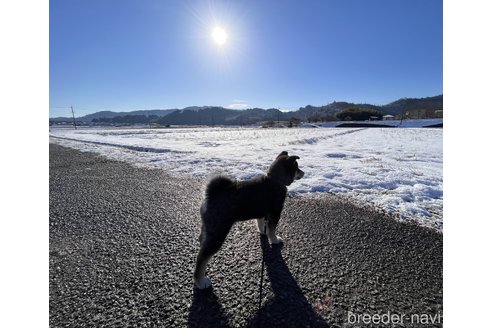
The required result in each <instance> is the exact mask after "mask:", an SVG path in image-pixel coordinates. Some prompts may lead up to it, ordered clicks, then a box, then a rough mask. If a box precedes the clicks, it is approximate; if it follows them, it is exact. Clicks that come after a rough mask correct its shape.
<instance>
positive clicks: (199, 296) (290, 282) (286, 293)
mask: <svg viewBox="0 0 492 328" xmlns="http://www.w3.org/2000/svg"><path fill="white" fill-rule="evenodd" d="M261 247H262V251H263V255H264V257H265V267H266V273H267V276H268V280H269V281H270V286H271V288H272V290H273V294H274V296H273V298H271V299H268V300H267V301H266V302H265V303H263V304H262V306H261V308H260V310H259V311H257V313H256V315H255V316H254V317H253V318H252V319H251V320H250V321H249V323H248V324H247V325H246V326H247V327H306V326H309V327H328V324H327V323H326V321H325V320H324V319H323V318H322V317H321V316H320V315H319V314H317V313H316V312H315V311H314V309H313V307H312V306H311V304H310V303H309V302H308V301H307V299H306V297H305V296H304V294H303V293H302V289H301V288H300V287H299V285H298V284H297V281H296V280H295V279H294V277H293V276H292V273H291V272H290V270H289V268H288V267H287V264H286V263H285V260H284V258H283V257H282V254H281V249H282V247H281V245H273V246H270V245H269V244H268V240H267V238H266V236H261ZM263 287H264V295H265V293H266V292H267V290H266V289H267V288H268V285H266V284H264V286H263ZM263 297H265V296H263ZM188 327H230V324H229V321H228V319H227V316H226V315H225V313H224V311H223V309H222V306H221V305H220V303H219V300H218V298H217V296H216V295H215V293H214V291H213V288H210V289H206V290H198V289H194V291H193V303H192V305H191V308H190V313H189V317H188Z"/></svg>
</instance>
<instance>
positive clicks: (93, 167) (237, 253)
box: [49, 144, 443, 327]
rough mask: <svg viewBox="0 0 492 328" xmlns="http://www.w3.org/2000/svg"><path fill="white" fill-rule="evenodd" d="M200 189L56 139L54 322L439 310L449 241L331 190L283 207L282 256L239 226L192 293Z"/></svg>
mask: <svg viewBox="0 0 492 328" xmlns="http://www.w3.org/2000/svg"><path fill="white" fill-rule="evenodd" d="M204 183H205V181H204V180H201V179H198V178H177V177H171V176H169V175H167V174H166V172H165V171H163V170H149V169H139V168H135V167H132V166H130V165H128V164H125V163H120V162H115V161H110V160H107V159H105V158H102V157H98V156H96V155H94V154H90V153H82V152H79V151H76V150H71V149H67V148H63V147H60V146H57V145H55V144H50V183H49V184H50V196H49V198H50V219H49V223H50V265H49V270H50V292H49V298H50V301H49V303H50V326H52V327H96V326H97V327H136V326H139V327H156V326H157V327H186V326H188V327H245V326H251V327H328V326H329V327H344V326H352V324H353V323H354V321H353V320H354V317H349V316H348V315H349V311H350V312H352V313H356V314H361V315H362V314H364V313H365V314H368V315H375V314H380V315H383V314H388V313H390V314H397V315H400V316H402V315H403V316H404V320H403V321H402V323H403V324H402V325H396V326H408V327H410V326H415V327H418V326H419V325H418V324H415V322H416V317H415V316H414V317H413V319H414V320H413V323H414V324H413V325H412V324H411V321H410V318H411V315H412V314H413V315H419V319H421V320H425V315H427V316H428V317H427V319H428V322H431V321H430V319H429V318H433V317H431V316H434V315H436V314H437V315H439V314H441V313H442V234H440V233H437V232H434V231H431V230H429V229H426V228H422V227H419V226H416V225H411V224H404V223H400V222H397V221H395V220H393V219H390V218H388V217H385V216H384V215H382V214H380V213H377V212H375V211H372V210H369V209H363V208H359V207H357V206H354V205H353V204H350V203H347V202H346V201H342V200H340V199H339V198H337V197H335V196H333V195H329V194H326V195H324V196H322V197H321V196H320V197H306V196H300V197H293V198H288V199H287V201H286V205H285V209H284V212H283V215H282V219H281V220H280V225H279V229H278V230H279V235H280V236H282V238H283V239H284V241H285V245H284V246H283V247H273V248H272V247H270V246H268V245H267V243H266V242H265V240H263V239H261V238H260V237H259V234H258V233H257V232H256V228H255V227H254V224H253V221H251V222H246V223H242V224H237V225H236V226H235V227H234V228H233V230H232V231H231V233H230V234H229V236H228V238H227V240H226V242H225V244H224V246H223V248H222V249H221V251H220V252H219V253H218V254H217V256H215V257H214V258H213V259H212V261H211V262H210V264H209V266H208V275H209V276H210V277H211V279H212V282H213V286H214V287H213V289H211V290H207V291H198V290H194V289H193V286H192V282H191V277H192V272H193V266H194V261H195V256H196V254H197V251H198V240H197V239H198V234H199V225H200V224H199V222H200V218H199V206H200V202H201V196H202V190H203V187H204ZM262 250H263V251H264V253H265V261H266V270H265V282H264V292H263V300H262V307H261V309H260V310H258V298H259V278H260V268H261V254H262ZM349 318H351V319H350V320H352V321H350V320H349ZM373 318H374V317H373ZM405 320H406V321H405ZM442 321H443V319H442V317H441V318H440V322H441V324H422V325H421V326H422V327H433V326H436V327H439V326H442ZM400 323H401V322H400ZM355 326H358V327H370V326H375V325H373V324H369V325H367V324H365V323H364V322H363V321H359V322H358V323H357V324H355ZM381 326H383V327H391V326H393V325H391V324H388V325H381Z"/></svg>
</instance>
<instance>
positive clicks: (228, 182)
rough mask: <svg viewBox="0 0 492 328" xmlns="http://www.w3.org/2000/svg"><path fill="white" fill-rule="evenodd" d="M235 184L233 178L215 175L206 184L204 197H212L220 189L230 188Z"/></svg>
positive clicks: (220, 190)
mask: <svg viewBox="0 0 492 328" xmlns="http://www.w3.org/2000/svg"><path fill="white" fill-rule="evenodd" d="M235 186H236V181H235V180H233V179H231V178H229V177H226V176H223V175H219V176H216V177H214V178H212V180H210V182H209V183H208V184H207V188H206V189H205V197H208V198H209V197H213V196H214V195H217V194H218V193H220V192H222V191H225V190H229V189H232V188H234V187H235Z"/></svg>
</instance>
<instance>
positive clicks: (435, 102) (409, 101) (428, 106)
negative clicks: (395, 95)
mask: <svg viewBox="0 0 492 328" xmlns="http://www.w3.org/2000/svg"><path fill="white" fill-rule="evenodd" d="M380 110H381V111H382V112H383V113H385V114H389V115H395V116H397V115H401V113H402V112H409V115H411V114H412V113H414V112H416V111H422V112H423V114H422V115H423V116H426V115H427V116H428V115H429V114H430V112H433V111H436V110H440V111H442V110H443V96H442V95H439V96H435V97H427V98H402V99H399V100H397V101H394V102H392V103H389V104H387V105H384V106H382V107H381V109H380ZM424 112H425V113H427V114H424Z"/></svg>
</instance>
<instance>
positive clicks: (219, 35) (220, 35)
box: [212, 26, 228, 47]
mask: <svg viewBox="0 0 492 328" xmlns="http://www.w3.org/2000/svg"><path fill="white" fill-rule="evenodd" d="M227 38H228V36H227V33H226V31H225V30H224V29H223V28H222V27H219V26H216V27H215V28H214V30H213V31H212V39H213V40H214V42H215V43H216V44H217V45H218V46H219V47H222V46H223V45H224V44H225V43H226V41H227Z"/></svg>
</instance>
